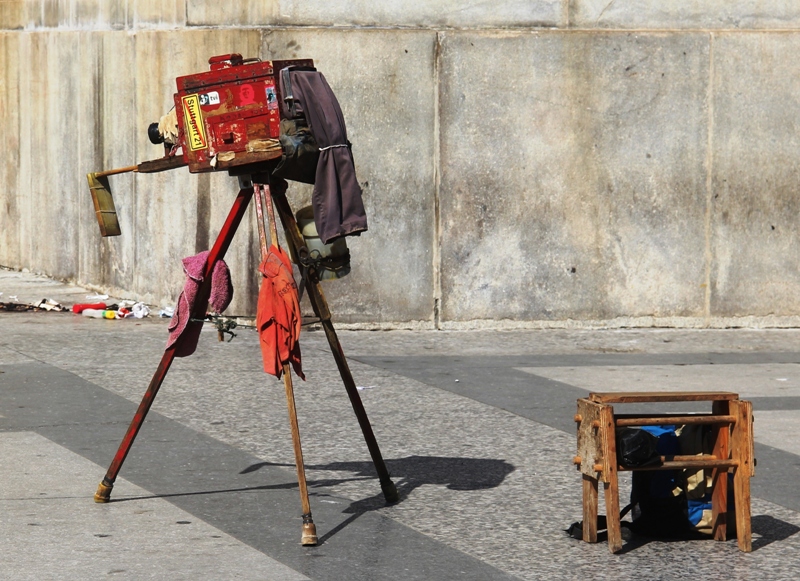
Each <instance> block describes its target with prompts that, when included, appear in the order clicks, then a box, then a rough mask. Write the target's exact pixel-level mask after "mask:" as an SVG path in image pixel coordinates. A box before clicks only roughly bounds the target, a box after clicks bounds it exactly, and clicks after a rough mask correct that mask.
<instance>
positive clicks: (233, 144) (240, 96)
mask: <svg viewBox="0 0 800 581" xmlns="http://www.w3.org/2000/svg"><path fill="white" fill-rule="evenodd" d="M208 62H209V64H210V65H211V70H210V71H208V72H205V73H198V74H195V75H188V76H185V77H178V78H177V79H176V82H177V85H178V92H177V93H176V94H175V97H174V99H175V112H176V114H177V119H178V133H179V143H178V145H180V146H181V148H182V150H183V159H184V161H185V162H186V164H187V165H188V166H189V171H190V172H192V173H197V172H206V171H215V170H223V169H229V168H232V167H235V166H240V165H247V164H252V163H258V162H263V161H267V160H270V159H275V158H278V157H280V155H281V146H280V143H279V141H278V136H279V135H280V119H281V107H280V100H281V94H280V86H279V84H278V82H277V78H278V73H279V71H280V70H281V69H283V68H285V67H288V66H307V67H313V66H314V62H313V61H312V60H311V59H298V60H284V61H260V60H258V59H243V58H242V55H240V54H227V55H221V56H215V57H212V58H210V59H209V61H208Z"/></svg>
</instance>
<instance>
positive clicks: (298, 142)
mask: <svg viewBox="0 0 800 581" xmlns="http://www.w3.org/2000/svg"><path fill="white" fill-rule="evenodd" d="M278 140H279V141H280V142H281V149H282V150H283V152H282V154H281V161H280V163H278V165H277V167H276V168H275V170H274V171H273V172H272V175H274V176H275V177H279V178H283V179H286V180H293V181H295V182H302V183H304V184H313V183H314V182H315V181H316V176H317V162H318V161H319V147H317V141H316V140H315V139H314V136H313V135H312V134H311V129H309V127H308V123H306V120H305V119H304V118H298V119H281V134H280V136H279V137H278Z"/></svg>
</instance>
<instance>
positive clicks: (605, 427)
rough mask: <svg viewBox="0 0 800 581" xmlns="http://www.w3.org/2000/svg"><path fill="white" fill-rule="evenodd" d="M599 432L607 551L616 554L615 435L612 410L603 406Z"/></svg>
mask: <svg viewBox="0 0 800 581" xmlns="http://www.w3.org/2000/svg"><path fill="white" fill-rule="evenodd" d="M600 430H601V431H602V438H603V458H604V460H603V488H604V489H605V497H606V523H607V525H608V550H609V551H611V552H612V553H616V552H618V551H620V550H621V549H622V528H621V525H620V522H619V479H618V478H617V466H618V465H619V464H618V463H617V433H616V422H615V421H614V408H612V407H611V406H605V407H603V409H602V410H601V411H600Z"/></svg>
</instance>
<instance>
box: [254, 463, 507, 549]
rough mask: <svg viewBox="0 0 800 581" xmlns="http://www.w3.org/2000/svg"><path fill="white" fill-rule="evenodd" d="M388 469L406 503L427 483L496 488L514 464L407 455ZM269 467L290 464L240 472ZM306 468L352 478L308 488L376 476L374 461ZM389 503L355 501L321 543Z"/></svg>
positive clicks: (377, 496) (372, 499) (379, 495)
mask: <svg viewBox="0 0 800 581" xmlns="http://www.w3.org/2000/svg"><path fill="white" fill-rule="evenodd" d="M385 462H386V468H387V469H388V470H389V474H391V476H392V480H393V481H394V483H395V486H396V487H397V493H398V495H399V500H398V501H397V502H403V500H405V499H406V498H407V497H408V495H409V494H410V493H411V492H413V491H414V490H415V489H417V488H419V487H420V486H423V485H425V484H434V485H439V486H445V487H446V488H447V489H448V490H464V491H467V490H485V489H488V488H496V487H497V486H500V484H502V482H503V481H504V480H505V478H506V476H508V475H509V474H511V473H512V472H513V471H514V470H515V467H514V465H513V464H510V463H508V462H506V461H505V460H495V459H489V458H459V457H446V456H408V457H406V458H395V459H389V460H385ZM267 466H291V465H287V464H275V463H272V462H259V463H257V464H252V465H250V466H248V467H247V468H245V469H244V470H242V472H241V473H240V474H248V473H250V472H255V471H257V470H259V469H261V468H264V467H267ZM306 469H307V470H320V471H328V470H329V471H332V472H349V473H351V474H352V476H351V477H347V478H330V479H315V480H309V481H308V487H309V488H321V487H331V486H335V485H336V484H341V483H344V482H352V481H356V480H372V479H377V476H376V473H375V466H374V465H373V464H372V462H331V463H328V464H306ZM384 506H386V500H385V499H384V497H383V493H381V492H379V493H377V494H375V495H374V496H370V497H368V498H364V499H361V500H357V501H354V502H352V503H351V504H350V506H349V507H347V508H346V509H345V510H344V511H343V512H344V513H346V514H351V515H352V516H351V517H349V518H347V519H346V520H345V521H343V522H342V523H340V524H339V525H338V526H337V527H335V528H334V529H332V530H331V531H329V532H328V533H326V534H325V535H324V536H322V537H320V539H319V542H320V544H322V543H323V542H325V541H326V540H327V539H329V538H331V537H332V536H333V535H335V534H336V533H337V532H339V531H341V530H342V529H343V528H344V527H346V526H347V525H349V524H350V523H351V522H353V521H354V520H355V519H357V518H358V517H359V516H360V515H362V514H365V513H367V512H369V511H373V510H377V509H379V508H381V507H384Z"/></svg>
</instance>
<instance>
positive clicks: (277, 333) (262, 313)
mask: <svg viewBox="0 0 800 581" xmlns="http://www.w3.org/2000/svg"><path fill="white" fill-rule="evenodd" d="M258 270H259V271H260V272H261V274H262V275H264V279H263V280H262V281H261V290H260V291H259V293H258V310H257V313H256V325H257V328H258V334H259V337H260V344H261V355H262V356H263V358H264V371H266V372H267V373H269V374H270V375H274V376H275V377H278V378H280V376H281V374H282V373H283V366H284V364H285V363H291V364H292V367H293V368H294V372H295V373H296V374H297V375H299V376H300V377H301V378H303V379H304V380H305V378H306V376H305V375H303V369H302V367H301V364H300V341H299V339H300V324H301V323H302V317H301V315H300V301H299V300H298V297H297V285H296V284H295V282H294V276H292V263H291V262H290V260H289V257H288V256H287V255H286V253H285V252H284V251H283V250H282V249H280V248H277V247H276V246H274V245H273V246H271V247H270V249H269V254H267V257H266V258H265V259H264V261H263V262H262V263H261V266H259V267H258Z"/></svg>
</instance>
